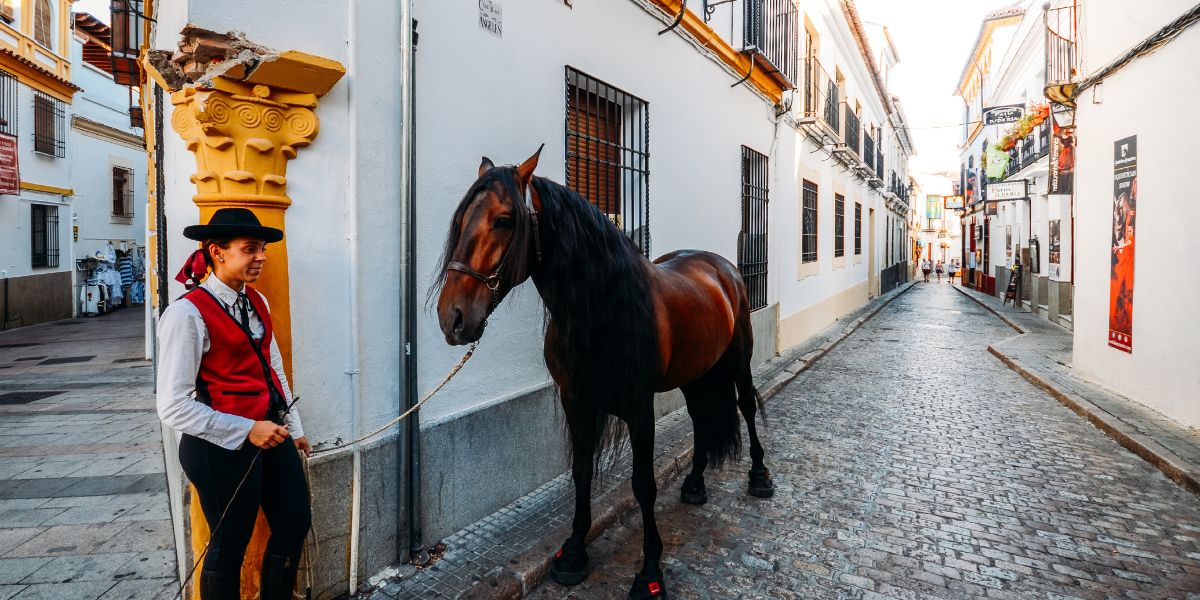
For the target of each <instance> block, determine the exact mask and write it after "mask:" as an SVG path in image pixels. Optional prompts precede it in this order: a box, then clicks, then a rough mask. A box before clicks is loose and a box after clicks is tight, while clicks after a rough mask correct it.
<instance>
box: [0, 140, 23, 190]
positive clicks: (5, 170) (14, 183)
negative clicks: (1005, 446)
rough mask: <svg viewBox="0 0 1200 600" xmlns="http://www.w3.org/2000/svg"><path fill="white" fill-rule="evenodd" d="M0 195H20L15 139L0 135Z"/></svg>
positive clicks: (19, 174)
mask: <svg viewBox="0 0 1200 600" xmlns="http://www.w3.org/2000/svg"><path fill="white" fill-rule="evenodd" d="M0 194H12V195H14V196H16V195H20V194H21V166H20V165H19V164H17V137H16V136H13V135H8V134H0Z"/></svg>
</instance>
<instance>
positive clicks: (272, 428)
mask: <svg viewBox="0 0 1200 600" xmlns="http://www.w3.org/2000/svg"><path fill="white" fill-rule="evenodd" d="M287 436H288V430H287V427H284V426H283V425H276V424H274V423H272V422H270V421H255V422H254V427H251V428H250V435H247V436H246V439H248V440H250V443H251V444H254V445H255V446H258V447H259V448H262V449H263V450H269V449H271V448H274V447H275V446H278V445H279V444H282V443H283V440H284V439H286V438H287Z"/></svg>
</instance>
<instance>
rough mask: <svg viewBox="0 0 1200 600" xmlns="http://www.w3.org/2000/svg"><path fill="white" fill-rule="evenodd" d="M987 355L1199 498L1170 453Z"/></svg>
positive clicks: (1190, 474) (1197, 481)
mask: <svg viewBox="0 0 1200 600" xmlns="http://www.w3.org/2000/svg"><path fill="white" fill-rule="evenodd" d="M988 352H991V353H992V355H993V356H995V357H996V358H998V359H1000V362H1002V363H1004V364H1005V365H1008V368H1010V369H1012V370H1013V371H1016V372H1017V374H1019V375H1020V376H1021V377H1024V378H1025V380H1026V381H1028V382H1029V383H1032V384H1033V385H1035V386H1037V387H1039V388H1041V389H1043V390H1045V391H1046V392H1047V393H1048V394H1050V395H1051V396H1053V397H1054V398H1055V399H1057V400H1058V401H1059V402H1060V403H1061V404H1062V405H1063V406H1066V407H1067V408H1069V409H1071V410H1072V411H1073V412H1075V413H1076V414H1078V415H1079V416H1081V417H1083V418H1084V419H1087V420H1088V422H1090V423H1091V424H1092V425H1094V426H1095V427H1096V428H1097V429H1099V430H1100V431H1103V432H1104V433H1105V434H1107V435H1108V437H1111V438H1113V439H1114V440H1116V442H1117V443H1118V444H1121V445H1122V446H1124V447H1125V449H1126V450H1129V451H1130V452H1132V453H1134V454H1136V455H1137V456H1139V457H1141V458H1142V460H1145V461H1146V462H1148V463H1150V464H1152V465H1154V466H1155V467H1156V468H1157V469H1158V470H1160V471H1162V472H1163V474H1164V475H1166V476H1167V477H1168V478H1170V479H1171V480H1172V481H1174V482H1175V483H1178V484H1179V485H1180V486H1181V487H1183V488H1184V489H1186V490H1187V491H1189V492H1192V493H1193V494H1197V495H1200V473H1198V472H1196V469H1194V468H1190V467H1189V466H1188V465H1180V464H1178V463H1176V462H1175V461H1174V460H1173V459H1172V458H1171V456H1170V454H1171V453H1170V451H1169V450H1167V449H1166V448H1164V447H1163V446H1162V445H1161V444H1159V443H1158V442H1156V441H1154V440H1153V439H1152V438H1150V437H1148V436H1145V435H1142V434H1140V433H1136V432H1129V431H1126V430H1125V429H1123V428H1122V425H1124V423H1123V422H1122V421H1121V420H1120V419H1119V418H1117V417H1115V416H1113V415H1112V414H1111V413H1109V412H1108V411H1105V410H1104V409H1102V408H1100V407H1098V406H1096V405H1095V404H1092V403H1091V402H1089V401H1088V400H1087V399H1085V398H1082V397H1079V396H1077V395H1075V394H1072V393H1071V392H1067V391H1064V390H1062V389H1060V388H1058V387H1057V386H1055V385H1054V384H1053V383H1052V382H1050V381H1049V380H1047V379H1045V378H1043V377H1042V376H1041V375H1038V374H1037V373H1036V372H1034V371H1032V370H1030V369H1027V368H1025V367H1024V366H1022V365H1021V363H1020V362H1019V361H1018V360H1017V359H1014V358H1012V357H1010V356H1008V355H1007V354H1004V352H1002V351H1000V350H998V349H996V347H995V346H992V345H989V346H988Z"/></svg>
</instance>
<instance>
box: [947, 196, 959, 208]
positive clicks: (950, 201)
mask: <svg viewBox="0 0 1200 600" xmlns="http://www.w3.org/2000/svg"><path fill="white" fill-rule="evenodd" d="M945 202H946V210H962V208H963V197H962V196H945Z"/></svg>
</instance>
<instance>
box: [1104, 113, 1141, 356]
mask: <svg viewBox="0 0 1200 600" xmlns="http://www.w3.org/2000/svg"><path fill="white" fill-rule="evenodd" d="M1136 223H1137V136H1136V135H1135V136H1130V137H1127V138H1125V139H1122V140H1117V141H1116V142H1115V143H1114V144H1113V228H1112V257H1111V258H1112V261H1111V268H1110V270H1109V282H1108V283H1109V288H1108V345H1109V346H1112V347H1113V348H1116V349H1117V350H1121V351H1124V352H1129V353H1132V352H1133V250H1134V229H1135V225H1136Z"/></svg>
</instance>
